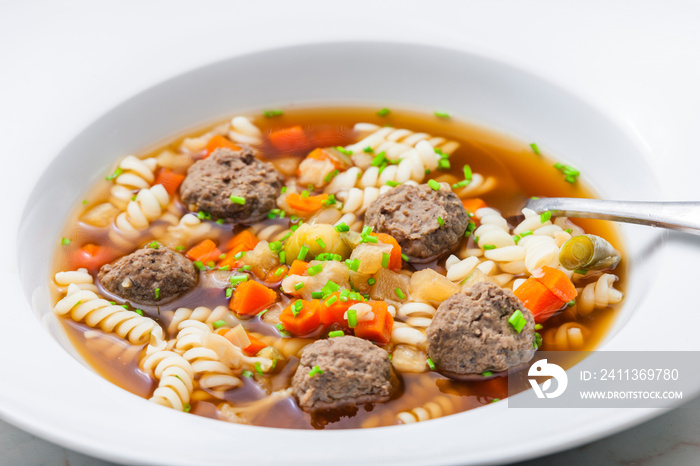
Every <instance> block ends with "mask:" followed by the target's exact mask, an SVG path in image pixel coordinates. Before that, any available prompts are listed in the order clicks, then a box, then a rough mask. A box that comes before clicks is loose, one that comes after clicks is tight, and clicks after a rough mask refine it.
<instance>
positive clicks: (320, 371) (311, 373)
mask: <svg viewBox="0 0 700 466" xmlns="http://www.w3.org/2000/svg"><path fill="white" fill-rule="evenodd" d="M316 374H323V369H321V368H320V367H318V366H314V368H313V369H311V370H310V371H309V377H313V376H314V375H316Z"/></svg>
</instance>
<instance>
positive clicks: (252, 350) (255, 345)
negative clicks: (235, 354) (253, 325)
mask: <svg viewBox="0 0 700 466" xmlns="http://www.w3.org/2000/svg"><path fill="white" fill-rule="evenodd" d="M248 338H249V339H250V345H248V346H246V347H245V348H243V351H245V352H246V353H248V354H249V355H251V356H254V355H256V354H258V351H260V350H261V349H263V348H265V347H266V346H268V345H267V343H265V342H263V341H260V340H258V339H257V338H255V337H254V336H253V335H251V334H250V333H248Z"/></svg>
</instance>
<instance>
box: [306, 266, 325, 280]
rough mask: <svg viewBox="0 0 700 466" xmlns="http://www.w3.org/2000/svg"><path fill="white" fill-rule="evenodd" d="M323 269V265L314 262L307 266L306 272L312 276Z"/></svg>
mask: <svg viewBox="0 0 700 466" xmlns="http://www.w3.org/2000/svg"><path fill="white" fill-rule="evenodd" d="M322 271H323V265H321V264H316V265H314V266H313V267H309V268H308V269H306V273H307V274H309V277H313V276H314V275H317V274H319V273H321V272H322Z"/></svg>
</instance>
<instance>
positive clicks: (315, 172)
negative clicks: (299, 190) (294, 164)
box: [299, 157, 335, 188]
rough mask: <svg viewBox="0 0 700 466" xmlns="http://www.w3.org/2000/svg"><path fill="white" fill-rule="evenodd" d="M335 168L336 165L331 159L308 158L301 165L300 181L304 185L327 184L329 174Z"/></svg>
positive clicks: (318, 186)
mask: <svg viewBox="0 0 700 466" xmlns="http://www.w3.org/2000/svg"><path fill="white" fill-rule="evenodd" d="M333 170H335V165H333V162H331V161H330V160H318V159H312V158H308V157H307V158H306V159H304V161H303V162H301V164H300V165H299V183H300V184H301V185H302V186H306V185H307V184H312V185H314V186H316V187H317V188H320V187H322V186H325V185H326V184H327V181H326V180H328V181H330V179H329V178H328V177H329V175H330V174H331V173H332V172H333Z"/></svg>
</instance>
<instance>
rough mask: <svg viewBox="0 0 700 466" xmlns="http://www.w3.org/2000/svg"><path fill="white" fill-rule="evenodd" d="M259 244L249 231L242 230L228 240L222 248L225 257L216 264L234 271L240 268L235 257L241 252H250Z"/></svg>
mask: <svg viewBox="0 0 700 466" xmlns="http://www.w3.org/2000/svg"><path fill="white" fill-rule="evenodd" d="M259 242H260V240H258V238H256V237H255V235H253V234H252V233H251V232H250V231H248V230H243V231H242V232H240V233H238V234H237V235H236V236H234V237H233V238H231V239H230V240H228V241H227V242H226V244H225V246H224V249H225V251H226V257H224V258H223V259H221V260H220V261H219V263H218V264H217V265H218V266H219V267H228V268H229V269H235V268H238V267H240V265H241V264H240V262H239V260H238V259H236V255H237V254H238V253H239V252H243V251H252V250H253V249H255V246H257V244H258V243H259Z"/></svg>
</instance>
